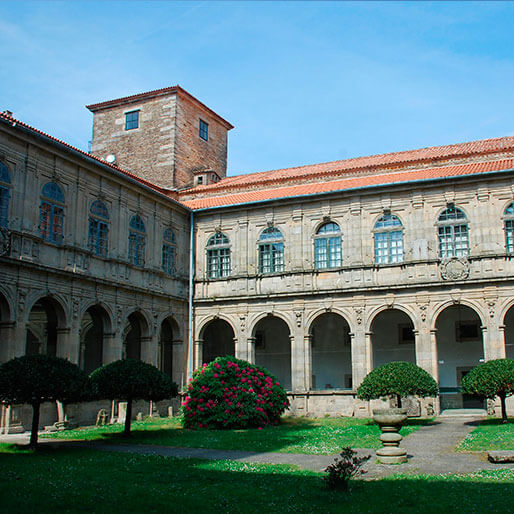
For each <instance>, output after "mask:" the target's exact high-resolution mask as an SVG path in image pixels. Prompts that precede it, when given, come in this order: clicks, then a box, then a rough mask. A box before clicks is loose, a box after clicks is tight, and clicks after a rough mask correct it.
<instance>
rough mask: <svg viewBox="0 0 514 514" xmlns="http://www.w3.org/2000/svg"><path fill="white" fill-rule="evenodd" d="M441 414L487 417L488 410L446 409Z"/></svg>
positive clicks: (445, 415) (444, 415)
mask: <svg viewBox="0 0 514 514" xmlns="http://www.w3.org/2000/svg"><path fill="white" fill-rule="evenodd" d="M439 416H440V417H445V418H462V417H468V418H469V417H476V416H483V417H486V416H487V411H486V410H484V409H446V410H443V411H442V412H441V414H440V415H439Z"/></svg>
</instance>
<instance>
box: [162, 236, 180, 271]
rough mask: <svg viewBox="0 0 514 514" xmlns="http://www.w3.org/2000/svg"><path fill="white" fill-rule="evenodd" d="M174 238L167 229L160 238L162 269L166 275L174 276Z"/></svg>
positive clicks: (175, 251)
mask: <svg viewBox="0 0 514 514" xmlns="http://www.w3.org/2000/svg"><path fill="white" fill-rule="evenodd" d="M176 244H177V243H176V238H175V234H174V232H173V230H171V228H167V229H166V230H165V231H164V233H163V236H162V269H163V270H164V271H165V272H166V273H167V274H168V275H175V273H176V260H177V246H176Z"/></svg>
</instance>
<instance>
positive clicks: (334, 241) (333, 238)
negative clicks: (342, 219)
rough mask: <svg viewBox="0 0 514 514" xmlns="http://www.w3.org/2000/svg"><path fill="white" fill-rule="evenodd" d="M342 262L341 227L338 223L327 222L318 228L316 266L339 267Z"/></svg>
mask: <svg viewBox="0 0 514 514" xmlns="http://www.w3.org/2000/svg"><path fill="white" fill-rule="evenodd" d="M341 264H342V251H341V229H340V228H339V225H338V224H337V223H334V222H329V223H325V224H324V225H322V226H321V227H320V228H319V229H318V231H317V232H316V236H315V239H314V267H315V268H316V269H327V268H338V267H339V266H341Z"/></svg>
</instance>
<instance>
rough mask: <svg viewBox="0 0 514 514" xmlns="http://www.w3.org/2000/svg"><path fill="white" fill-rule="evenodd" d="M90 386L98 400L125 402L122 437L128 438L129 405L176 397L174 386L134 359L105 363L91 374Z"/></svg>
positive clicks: (166, 376)
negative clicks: (138, 401) (123, 434)
mask: <svg viewBox="0 0 514 514" xmlns="http://www.w3.org/2000/svg"><path fill="white" fill-rule="evenodd" d="M91 384H92V388H93V391H94V394H95V396H96V397H98V398H105V399H109V400H122V401H126V402H127V414H126V416H125V430H124V433H125V435H126V436H128V435H130V425H131V421H132V402H133V401H134V400H147V401H150V400H151V401H155V402H157V401H159V400H166V399H168V398H172V397H174V396H176V395H177V392H178V388H177V384H175V382H173V381H172V380H171V378H170V377H169V376H168V375H166V373H163V372H162V371H160V370H158V369H157V368H156V367H155V366H152V365H151V364H147V363H146V362H142V361H138V360H135V359H123V360H119V361H115V362H111V364H106V365H105V366H102V367H101V368H98V369H96V370H95V371H93V373H91Z"/></svg>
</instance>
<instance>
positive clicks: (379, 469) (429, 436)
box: [0, 416, 514, 479]
mask: <svg viewBox="0 0 514 514" xmlns="http://www.w3.org/2000/svg"><path fill="white" fill-rule="evenodd" d="M481 419H482V418H481V417H476V416H475V417H455V418H451V417H447V418H446V417H439V418H437V419H436V420H435V421H434V422H433V423H431V424H430V425H426V426H423V427H421V428H420V429H418V430H416V431H415V432H413V433H411V434H410V435H409V436H407V437H406V438H405V439H404V440H403V441H402V443H401V446H403V447H404V448H405V449H406V450H407V454H408V459H409V460H408V462H406V463H405V464H401V465H395V466H394V465H393V466H392V465H389V466H388V465H385V464H377V463H376V460H375V458H374V452H373V451H372V450H369V449H359V450H358V452H359V454H360V455H373V456H372V458H371V459H370V461H369V462H368V463H367V464H366V465H365V467H364V469H366V470H367V472H368V473H367V474H366V475H364V478H366V479H374V478H380V477H383V476H387V475H392V474H394V473H405V474H419V473H427V474H444V473H471V472H474V471H479V470H482V469H501V468H503V469H505V468H506V469H514V464H492V463H490V462H489V461H488V460H487V455H486V453H485V452H483V453H456V452H455V451H454V449H455V447H456V445H457V444H458V443H459V441H460V440H461V439H462V438H464V437H465V436H466V435H467V434H468V433H469V432H471V431H472V430H473V429H474V428H475V427H476V426H477V424H478V423H479V422H480V420H481ZM40 441H41V443H42V444H50V445H59V446H80V447H87V448H94V449H96V450H102V451H115V452H123V453H139V454H144V455H163V456H168V457H178V458H184V459H190V458H196V459H216V460H217V459H220V460H235V461H239V462H262V463H271V464H293V465H296V466H299V467H300V468H303V469H309V470H313V471H322V470H323V469H324V468H326V467H327V466H328V465H329V464H331V463H332V462H333V461H334V457H335V456H334V455H304V454H297V453H275V452H266V453H257V452H245V451H236V450H210V449H203V448H177V447H170V446H155V445H143V444H135V445H129V444H111V443H104V442H74V441H58V440H55V439H40ZM0 442H11V443H21V444H24V443H27V442H28V435H27V434H20V435H9V436H0Z"/></svg>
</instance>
